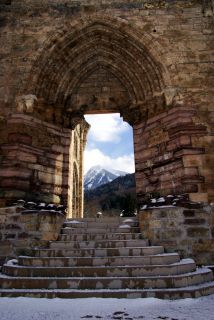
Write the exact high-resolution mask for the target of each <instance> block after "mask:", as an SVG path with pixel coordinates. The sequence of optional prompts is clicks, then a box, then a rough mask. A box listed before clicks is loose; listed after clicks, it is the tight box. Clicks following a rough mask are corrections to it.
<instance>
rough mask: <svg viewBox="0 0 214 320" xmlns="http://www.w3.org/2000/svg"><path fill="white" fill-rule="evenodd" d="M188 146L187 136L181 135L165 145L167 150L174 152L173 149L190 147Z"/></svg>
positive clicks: (189, 142) (189, 141)
mask: <svg viewBox="0 0 214 320" xmlns="http://www.w3.org/2000/svg"><path fill="white" fill-rule="evenodd" d="M190 145H191V138H190V137H189V136H187V135H182V136H181V137H178V138H175V139H173V140H170V141H169V142H168V143H167V150H168V151H174V150H175V149H177V148H179V147H181V146H190Z"/></svg>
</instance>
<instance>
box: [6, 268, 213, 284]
mask: <svg viewBox="0 0 214 320" xmlns="http://www.w3.org/2000/svg"><path fill="white" fill-rule="evenodd" d="M210 273H212V271H211V270H210V269H205V268H202V269H201V270H200V271H199V270H196V271H193V272H187V273H183V274H178V275H168V276H159V275H158V276H135V277H118V276H117V277H112V276H110V277H14V276H7V275H5V274H0V279H5V280H13V279H14V280H17V279H18V280H30V279H34V280H50V281H54V280H74V281H75V280H85V279H86V280H93V281H99V280H109V281H110V280H114V279H115V278H116V279H117V280H125V279H132V280H135V279H136V280H148V279H151V280H159V279H161V280H165V279H172V280H174V279H176V280H178V279H180V278H188V277H193V276H197V275H208V274H210Z"/></svg>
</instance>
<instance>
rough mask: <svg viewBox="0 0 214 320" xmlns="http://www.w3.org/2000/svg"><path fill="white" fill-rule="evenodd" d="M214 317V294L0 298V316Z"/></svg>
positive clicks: (39, 319)
mask: <svg viewBox="0 0 214 320" xmlns="http://www.w3.org/2000/svg"><path fill="white" fill-rule="evenodd" d="M79 319H92V320H93V319H106V320H108V319H118V320H134V319H139V320H140V319H143V320H155V319H158V320H159V319H164V320H214V295H211V296H208V297H202V298H198V299H184V300H176V301H169V300H159V299H154V298H148V299H133V300H132V299H130V300H128V299H96V298H89V299H73V300H72V299H70V300H69V299H68V300H67V299H64V300H63V299H53V300H49V299H33V298H0V320H79Z"/></svg>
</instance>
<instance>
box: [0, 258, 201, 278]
mask: <svg viewBox="0 0 214 320" xmlns="http://www.w3.org/2000/svg"><path fill="white" fill-rule="evenodd" d="M195 270H196V265H195V262H194V261H193V260H191V259H184V260H181V261H180V262H178V263H173V264H169V265H134V266H95V267H94V266H83V267H81V268H79V267H60V268H55V267H46V268H44V267H37V268H34V267H26V266H22V267H20V266H16V265H4V267H3V272H4V274H6V275H8V276H16V277H92V276H94V277H119V276H123V277H137V276H140V277H142V276H157V275H160V276H167V275H178V274H183V273H189V272H192V271H195Z"/></svg>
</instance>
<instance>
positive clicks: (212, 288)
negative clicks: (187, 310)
mask: <svg viewBox="0 0 214 320" xmlns="http://www.w3.org/2000/svg"><path fill="white" fill-rule="evenodd" d="M209 294H214V281H213V282H209V283H204V284H200V285H194V286H189V287H180V288H171V289H125V290H124V289H102V290H90V289H87V290H78V289H54V290H53V289H49V290H48V289H29V290H28V289H0V297H7V296H9V297H21V296H26V297H35V298H42V297H43V298H64V299H66V298H70V299H71V298H72V299H75V298H90V297H97V298H128V299H136V298H149V297H152V298H159V299H170V300H171V299H181V298H198V297H201V296H205V295H209Z"/></svg>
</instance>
